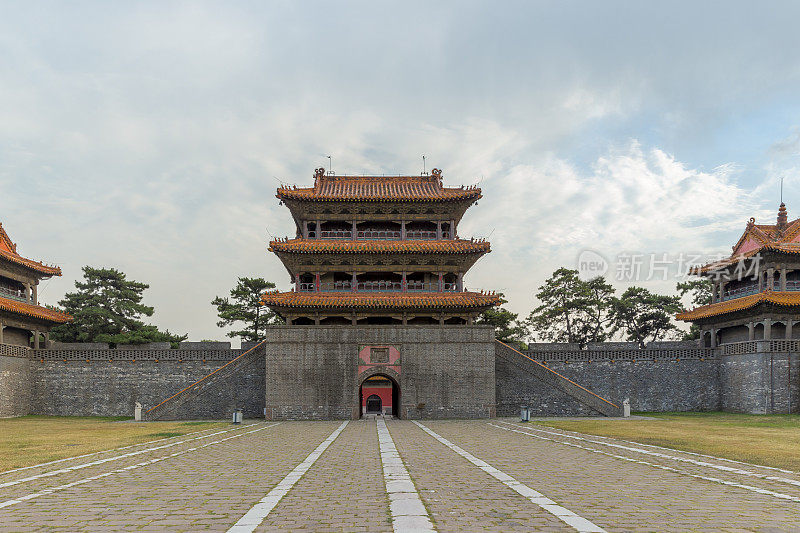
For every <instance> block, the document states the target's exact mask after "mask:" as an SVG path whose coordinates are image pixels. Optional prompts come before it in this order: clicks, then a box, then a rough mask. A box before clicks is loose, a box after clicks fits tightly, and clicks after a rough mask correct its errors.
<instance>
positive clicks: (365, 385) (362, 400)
mask: <svg viewBox="0 0 800 533" xmlns="http://www.w3.org/2000/svg"><path fill="white" fill-rule="evenodd" d="M359 405H360V406H361V416H364V415H384V416H394V417H395V418H399V414H400V386H399V385H398V384H397V382H396V381H395V380H394V379H392V378H390V377H389V376H386V375H382V374H375V375H372V376H370V377H368V378H366V379H364V380H363V381H362V382H361V386H360V389H359Z"/></svg>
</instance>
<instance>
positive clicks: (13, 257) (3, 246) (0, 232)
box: [0, 222, 61, 276]
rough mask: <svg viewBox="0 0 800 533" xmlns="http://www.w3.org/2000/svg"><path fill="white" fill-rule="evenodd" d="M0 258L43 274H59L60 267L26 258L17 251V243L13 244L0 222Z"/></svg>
mask: <svg viewBox="0 0 800 533" xmlns="http://www.w3.org/2000/svg"><path fill="white" fill-rule="evenodd" d="M0 258H4V259H6V260H8V261H10V262H12V263H16V264H18V265H21V266H23V267H26V268H29V269H31V270H35V271H36V272H38V273H40V274H44V275H45V276H60V275H61V269H60V268H59V267H57V266H49V265H45V264H44V263H42V262H40V261H34V260H33V259H26V258H24V257H22V256H21V255H19V254H18V253H17V245H16V244H14V243H13V242H12V241H11V239H10V238H9V236H8V233H6V230H5V229H3V224H2V223H1V222H0Z"/></svg>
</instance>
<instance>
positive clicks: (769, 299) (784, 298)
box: [675, 291, 800, 322]
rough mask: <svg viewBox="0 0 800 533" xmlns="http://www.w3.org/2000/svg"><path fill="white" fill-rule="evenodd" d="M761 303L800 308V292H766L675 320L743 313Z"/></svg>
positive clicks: (721, 303)
mask: <svg viewBox="0 0 800 533" xmlns="http://www.w3.org/2000/svg"><path fill="white" fill-rule="evenodd" d="M760 303H771V304H775V305H783V306H800V292H795V291H792V292H788V291H787V292H779V291H764V292H759V293H756V294H751V295H749V296H743V297H741V298H734V299H733V300H726V301H724V302H717V303H713V304H709V305H703V306H701V307H698V308H696V309H692V310H691V311H686V312H685V313H678V314H677V315H676V316H675V318H677V319H678V320H683V321H685V322H692V321H694V320H699V319H701V318H708V317H711V316H717V315H724V314H726V313H733V312H735V311H742V310H744V309H750V308H752V307H755V306H757V305H758V304H760Z"/></svg>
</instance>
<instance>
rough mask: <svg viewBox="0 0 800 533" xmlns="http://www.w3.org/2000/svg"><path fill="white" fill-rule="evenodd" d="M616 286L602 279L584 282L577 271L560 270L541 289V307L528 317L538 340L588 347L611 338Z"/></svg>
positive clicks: (539, 296)
mask: <svg viewBox="0 0 800 533" xmlns="http://www.w3.org/2000/svg"><path fill="white" fill-rule="evenodd" d="M613 295H614V287H612V286H611V285H609V284H608V282H606V280H605V278H603V277H596V278H593V279H591V280H588V281H583V280H581V279H580V277H579V276H578V271H577V270H570V269H568V268H563V267H562V268H559V269H558V270H556V271H555V272H553V274H552V275H551V276H550V278H548V279H547V280H546V281H545V282H544V285H542V286H541V287H539V292H538V293H536V297H537V298H538V299H539V302H540V305H539V306H538V307H537V308H536V309H534V310H533V311H532V312H531V314H530V315H529V316H528V324H530V327H531V329H532V330H533V331H534V332H535V334H536V335H537V338H539V339H541V340H545V341H548V342H573V343H576V344H580V345H581V346H584V345H586V343H589V342H602V341H604V340H606V339H607V338H608V335H609V328H610V326H611V316H610V315H611V301H612V297H613Z"/></svg>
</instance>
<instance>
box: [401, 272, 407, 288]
mask: <svg viewBox="0 0 800 533" xmlns="http://www.w3.org/2000/svg"><path fill="white" fill-rule="evenodd" d="M407 287H408V282H407V281H406V272H405V270H404V271H403V282H402V283H401V288H402V291H403V292H406V288H407Z"/></svg>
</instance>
